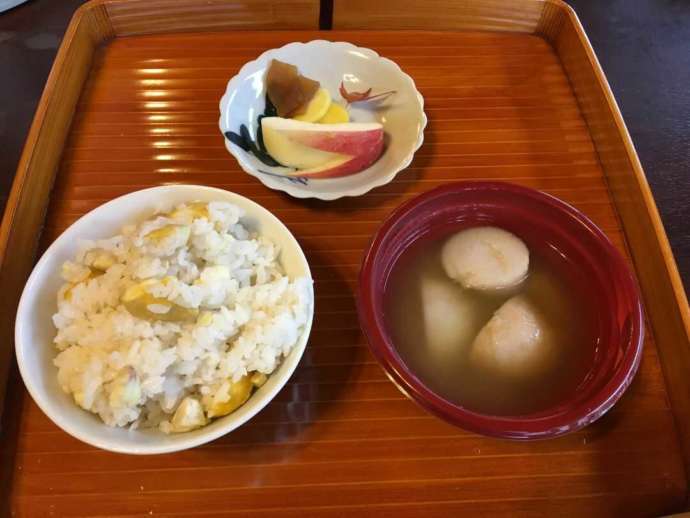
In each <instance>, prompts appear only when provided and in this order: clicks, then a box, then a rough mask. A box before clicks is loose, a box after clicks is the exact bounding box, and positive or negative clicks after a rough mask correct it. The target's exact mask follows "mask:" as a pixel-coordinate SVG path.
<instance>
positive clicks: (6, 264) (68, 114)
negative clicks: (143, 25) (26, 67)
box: [0, 7, 109, 415]
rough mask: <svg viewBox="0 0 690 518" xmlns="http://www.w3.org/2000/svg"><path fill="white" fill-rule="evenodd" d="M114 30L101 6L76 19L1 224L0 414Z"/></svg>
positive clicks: (50, 80)
mask: <svg viewBox="0 0 690 518" xmlns="http://www.w3.org/2000/svg"><path fill="white" fill-rule="evenodd" d="M108 36H109V26H108V24H107V22H106V21H105V18H104V16H103V12H102V9H101V8H98V7H95V8H93V9H81V10H80V11H79V12H78V13H77V14H76V15H75V17H74V19H73V20H72V23H71V24H70V26H69V28H68V29H67V32H66V34H65V37H64V40H63V44H62V46H61V48H60V51H59V52H58V55H57V57H56V58H55V65H54V66H53V70H52V72H51V74H50V76H49V77H48V81H47V83H46V86H45V89H44V91H43V96H42V98H41V102H40V104H39V107H38V110H37V111H36V115H35V116H34V121H33V124H32V126H31V131H30V132H29V135H28V137H27V141H26V144H25V151H24V153H23V154H22V157H21V159H20V162H19V165H18V167H17V173H16V176H15V180H14V183H13V185H12V191H11V192H10V197H9V200H8V202H7V207H6V210H5V215H4V217H3V220H2V226H0V265H2V267H1V268H0V286H2V287H3V294H4V296H3V297H2V298H1V300H0V314H1V316H0V318H1V319H2V320H1V321H0V343H2V344H3V345H2V347H0V415H2V409H3V403H4V400H5V397H4V396H5V386H6V385H5V383H6V379H7V374H8V370H9V368H10V362H11V359H12V347H11V346H10V344H11V343H13V338H12V337H13V331H14V314H15V311H16V307H17V303H18V301H19V296H20V294H21V292H22V289H23V288H24V282H25V281H26V278H27V277H28V276H29V273H30V272H31V268H32V266H33V262H32V261H31V260H27V259H28V258H30V257H33V256H34V254H35V253H36V247H37V245H38V241H37V233H38V232H39V231H40V229H41V227H42V226H43V222H44V218H45V212H46V208H47V205H48V198H49V193H50V189H51V187H52V184H53V178H54V175H55V172H56V170H57V165H58V161H59V157H60V154H61V153H62V149H63V145H64V143H65V140H66V138H67V134H68V131H69V127H70V123H71V121H72V115H73V113H74V110H75V107H76V104H77V101H78V99H79V96H80V95H81V90H82V85H83V84H84V81H85V79H86V77H87V76H88V74H89V69H90V66H91V59H92V56H93V53H94V48H95V45H96V44H97V43H99V42H100V41H102V40H103V39H105V38H107V37H108Z"/></svg>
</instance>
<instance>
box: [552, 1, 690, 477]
mask: <svg viewBox="0 0 690 518" xmlns="http://www.w3.org/2000/svg"><path fill="white" fill-rule="evenodd" d="M554 16H556V17H559V18H564V17H567V23H564V24H563V30H562V31H560V32H558V33H557V34H556V35H554V37H553V38H552V39H551V41H552V43H553V45H554V47H555V48H556V50H557V52H558V54H559V56H560V59H561V62H562V64H563V67H564V69H565V71H566V73H567V74H568V77H569V79H570V81H571V84H572V86H573V90H574V92H575V95H576V97H577V99H578V103H579V105H580V108H581V110H582V113H583V116H584V118H585V120H586V121H587V125H588V127H589V130H590V134H591V135H592V139H593V142H594V145H595V148H596V150H597V153H598V156H599V158H600V161H601V164H602V167H603V169H604V172H605V174H606V179H607V182H608V185H609V190H610V192H611V195H612V197H613V200H614V202H615V204H616V208H617V211H618V213H619V216H620V219H621V222H622V226H623V230H624V232H625V236H626V239H627V241H628V245H629V248H630V251H631V255H632V258H633V261H634V264H635V269H636V271H637V277H638V280H639V283H640V285H641V287H642V290H643V292H644V294H645V298H646V302H647V304H646V307H647V312H648V313H649V315H650V317H651V323H652V326H653V329H654V334H655V336H656V338H657V340H658V341H659V342H660V343H662V344H663V347H661V348H660V356H661V362H662V366H663V368H664V374H665V377H666V382H667V384H668V387H669V395H670V397H671V401H672V407H673V410H674V413H675V416H676V423H677V425H678V428H679V432H680V439H681V444H682V447H683V454H684V459H685V468H686V472H689V471H688V470H690V378H689V377H688V373H689V372H690V309H688V300H687V298H686V294H685V290H684V288H683V283H682V281H681V279H680V275H679V274H678V270H677V268H676V264H675V261H674V259H673V253H672V252H671V247H670V245H669V243H668V239H667V237H666V233H665V232H664V228H663V225H662V223H661V219H660V217H659V213H658V211H657V207H656V204H655V202H654V198H653V196H652V193H651V190H650V188H649V185H648V183H647V179H646V178H645V175H644V172H643V170H642V166H641V164H640V161H639V159H638V158H637V153H636V152H635V148H634V146H633V143H632V140H631V139H630V135H629V134H628V131H627V129H626V127H625V123H624V122H623V119H622V117H621V114H620V111H619V109H618V105H617V104H616V100H615V99H614V97H613V94H612V93H611V89H610V88H609V85H608V82H607V81H606V77H605V76H604V74H603V72H602V70H601V67H600V66H599V63H598V61H597V58H596V56H595V55H594V52H593V50H592V47H591V45H590V44H589V41H588V40H587V36H586V35H585V33H584V30H583V29H582V27H581V25H580V22H579V21H578V20H577V17H576V15H575V13H574V11H572V10H571V9H563V10H562V11H560V12H559V13H554Z"/></svg>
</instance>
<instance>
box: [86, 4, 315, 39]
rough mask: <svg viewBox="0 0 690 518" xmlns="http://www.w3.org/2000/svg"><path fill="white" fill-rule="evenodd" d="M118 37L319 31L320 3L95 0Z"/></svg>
mask: <svg viewBox="0 0 690 518" xmlns="http://www.w3.org/2000/svg"><path fill="white" fill-rule="evenodd" d="M96 1H97V2H98V3H101V4H103V5H104V6H105V8H106V10H107V13H108V18H109V19H110V22H111V23H112V25H113V28H114V30H115V34H116V35H117V36H130V35H132V34H157V33H164V32H175V31H178V32H179V31H182V32H184V31H189V30H193V31H194V32H201V31H212V30H215V31H219V30H238V29H248V28H249V29H318V27H319V0H281V1H276V0H235V1H228V0H185V1H184V2H181V1H180V0H96Z"/></svg>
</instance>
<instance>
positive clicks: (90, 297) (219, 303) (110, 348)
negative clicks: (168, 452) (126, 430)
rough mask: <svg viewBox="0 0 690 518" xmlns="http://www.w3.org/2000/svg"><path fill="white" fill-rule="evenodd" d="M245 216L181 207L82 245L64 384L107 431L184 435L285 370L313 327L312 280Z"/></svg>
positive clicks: (61, 369)
mask: <svg viewBox="0 0 690 518" xmlns="http://www.w3.org/2000/svg"><path fill="white" fill-rule="evenodd" d="M242 216H243V213H242V210H241V209H240V208H238V207H236V206H234V205H231V204H229V203H222V202H211V203H209V204H201V203H193V204H189V205H180V206H178V207H177V208H175V209H174V210H173V211H170V212H167V213H163V214H158V215H156V216H154V217H153V218H151V219H149V220H146V221H144V222H142V223H141V224H139V225H136V226H127V227H124V228H123V229H122V233H121V234H120V235H117V236H114V237H112V238H110V239H103V240H98V241H89V242H84V243H81V244H80V247H79V251H78V253H77V255H76V258H75V260H74V261H68V262H66V263H65V264H64V265H63V269H62V277H63V279H64V280H65V281H66V282H65V284H64V285H63V286H62V288H61V289H60V290H59V292H58V312H57V313H56V314H55V315H54V316H53V322H54V323H55V327H56V328H57V336H56V337H55V340H54V342H55V346H56V347H57V349H58V351H59V354H58V355H57V357H56V358H55V365H56V366H57V368H58V381H59V384H60V386H61V387H62V389H63V390H64V391H65V392H67V393H68V394H71V395H72V396H73V397H74V400H75V401H76V403H77V404H78V405H79V406H81V407H82V408H84V409H86V410H88V411H90V412H94V413H96V414H98V415H99V416H100V417H101V419H102V420H103V421H104V422H105V423H106V424H108V425H110V426H127V425H130V426H134V427H136V426H145V427H159V428H160V429H161V430H162V431H164V432H178V431H187V430H190V429H193V428H196V427H198V426H202V425H203V424H205V423H207V422H208V421H209V419H210V418H211V417H214V416H218V415H222V414H223V412H225V411H224V410H222V409H223V407H224V404H225V408H226V410H227V403H228V401H229V400H230V399H231V395H232V393H233V387H237V386H239V385H237V384H238V383H242V382H246V381H247V380H248V379H250V378H249V377H250V376H251V377H253V378H252V379H254V380H257V379H258V378H257V373H263V374H265V375H269V374H271V373H272V372H273V371H274V370H275V369H276V368H277V367H278V365H279V364H280V362H281V360H282V358H283V357H284V356H285V355H287V354H288V353H289V352H290V350H291V349H292V348H293V347H294V346H295V344H296V343H297V342H298V340H299V338H300V336H301V334H302V331H303V328H304V326H305V325H306V323H307V322H308V319H309V315H310V308H311V304H312V301H311V280H310V279H308V278H298V279H294V280H290V279H288V277H287V276H285V275H284V273H283V271H282V269H281V265H280V263H279V260H278V252H279V251H278V250H277V248H276V246H275V245H274V244H273V243H271V242H270V241H268V240H267V239H265V238H263V237H261V236H255V235H251V234H250V233H249V232H248V231H247V229H246V228H245V227H244V226H243V225H242V223H241V222H240V219H241V218H242ZM259 378H264V377H263V376H259ZM264 379H265V378H264ZM259 383H260V381H259V382H257V383H256V384H257V385H258V384H259ZM219 409H220V410H219ZM225 413H227V412H225Z"/></svg>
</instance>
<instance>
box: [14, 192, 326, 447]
mask: <svg viewBox="0 0 690 518" xmlns="http://www.w3.org/2000/svg"><path fill="white" fill-rule="evenodd" d="M195 200H198V201H227V202H230V203H234V204H235V205H237V206H239V207H241V208H243V209H244V210H245V212H246V216H245V218H243V223H245V224H246V225H248V226H249V227H250V228H252V229H255V230H258V231H260V232H261V234H262V235H264V236H266V237H268V238H270V239H271V240H272V241H273V242H274V243H276V244H277V245H278V246H279V247H280V249H281V253H280V260H281V262H282V264H283V267H284V269H285V271H286V273H287V274H288V275H289V276H290V277H291V278H294V277H299V276H307V277H309V278H311V272H310V271H309V265H308V264H307V260H306V258H305V257H304V253H303V252H302V249H301V248H300V246H299V244H298V243H297V241H296V240H295V238H294V237H293V236H292V234H291V233H290V231H289V230H288V229H287V228H286V227H285V225H283V224H282V223H281V222H280V221H279V220H278V219H277V218H276V217H275V216H274V215H273V214H271V213H270V212H269V211H267V210H266V209H264V208H263V207H261V206H260V205H257V204H256V203H254V202H253V201H251V200H248V199H247V198H244V197H243V196H240V195H238V194H234V193H231V192H228V191H224V190H221V189H214V188H211V187H201V186H194V185H174V186H165V187H154V188H152V189H145V190H142V191H137V192H134V193H131V194H128V195H126V196H122V197H120V198H117V199H115V200H112V201H110V202H108V203H106V204H104V205H101V206H100V207H98V208H97V209H94V210H92V211H91V212H89V213H88V214H86V215H85V216H83V217H82V218H80V219H79V220H78V221H77V222H75V223H74V224H73V225H72V226H71V227H69V228H68V229H67V230H66V231H65V232H64V233H63V234H62V235H61V236H60V237H58V238H57V240H55V242H54V243H53V244H52V245H51V246H50V248H48V250H46V252H45V253H44V254H43V257H41V259H40V260H39V261H38V264H36V267H35V268H34V270H33V272H32V273H31V276H30V277H29V280H28V282H27V283H26V287H25V288H24V292H23V294H22V297H21V300H20V302H19V308H18V310H17V320H16V324H15V346H16V353H17V362H18V363H19V370H20V371H21V374H22V378H24V383H25V384H26V387H27V389H28V390H29V393H30V394H31V396H32V397H33V399H34V401H35V402H36V404H37V405H38V406H39V407H40V408H41V410H43V412H45V414H46V415H47V416H48V417H49V418H50V419H52V420H53V422H54V423H55V424H56V425H58V426H59V427H60V428H62V429H63V430H64V431H66V432H67V433H69V434H70V435H72V436H74V437H76V438H77V439H80V440H82V441H84V442H86V443H89V444H91V445H93V446H96V447H98V448H102V449H104V450H111V451H116V452H121V453H133V454H153V453H167V452H173V451H178V450H184V449H187V448H191V447H194V446H198V445H200V444H203V443H206V442H209V441H212V440H213V439H216V438H218V437H220V436H222V435H225V434H226V433H228V432H230V431H231V430H234V429H235V428H237V427H238V426H240V425H242V424H244V423H245V422H247V421H248V420H249V419H251V418H252V417H253V416H254V415H255V414H256V413H257V412H259V410H261V409H262V408H263V407H264V406H266V405H267V404H268V402H269V401H271V399H273V397H274V396H275V395H276V394H277V393H278V391H279V390H280V389H281V388H282V387H283V385H285V383H286V382H287V380H288V379H289V378H290V376H291V375H292V373H293V372H294V370H295V368H296V367H297V364H298V362H299V360H300V358H301V357H302V354H303V353H304V349H305V347H306V345H307V339H308V337H309V332H310V330H311V321H312V318H313V314H314V305H313V303H312V306H311V310H310V313H311V318H310V319H309V323H308V324H307V326H306V328H305V329H304V332H303V333H302V336H301V338H300V340H299V342H298V343H297V345H296V346H295V347H294V349H293V350H292V351H291V352H290V354H289V355H288V356H287V357H286V358H285V359H284V360H283V362H282V363H281V365H280V367H279V368H278V369H277V370H276V371H275V372H274V373H273V374H271V376H269V378H268V381H267V382H266V383H265V384H264V385H263V386H262V387H261V388H260V389H258V390H257V391H256V392H255V393H254V394H253V395H252V396H251V397H250V398H249V400H248V401H247V402H246V403H245V404H244V405H242V406H241V407H240V408H239V409H238V410H236V411H235V412H233V413H232V414H230V415H227V416H225V417H222V418H220V419H217V420H215V421H213V422H212V423H211V424H209V425H207V426H205V427H203V428H200V429H198V430H194V431H192V432H187V433H181V434H171V435H166V434H164V433H162V432H159V431H158V430H128V429H124V428H111V427H109V426H106V425H105V424H104V423H103V422H102V421H101V420H100V418H99V417H98V416H96V415H95V414H92V413H90V412H87V411H85V410H82V409H81V408H79V407H78V406H77V405H76V404H75V403H74V401H73V400H72V397H71V396H69V395H67V394H65V393H64V392H63V391H62V389H61V388H60V386H59V385H58V382H57V369H56V367H55V366H54V365H53V359H54V358H55V355H56V349H55V348H54V346H53V343H52V340H53V338H54V336H55V333H56V330H55V327H53V323H52V320H51V317H52V315H53V314H54V313H55V312H56V311H57V291H58V288H59V287H60V285H61V283H62V281H61V279H60V275H59V272H60V266H61V265H62V263H63V262H64V261H66V260H68V259H72V258H74V254H75V252H76V248H77V245H78V241H79V240H80V239H98V238H105V237H109V236H112V235H115V234H118V233H119V232H120V229H121V227H122V226H123V225H125V224H128V223H135V222H138V221H141V220H143V219H145V218H147V217H149V216H151V215H152V213H153V212H154V210H155V209H156V208H165V207H170V206H171V205H174V204H177V203H182V202H186V201H195ZM312 301H313V296H312Z"/></svg>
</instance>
